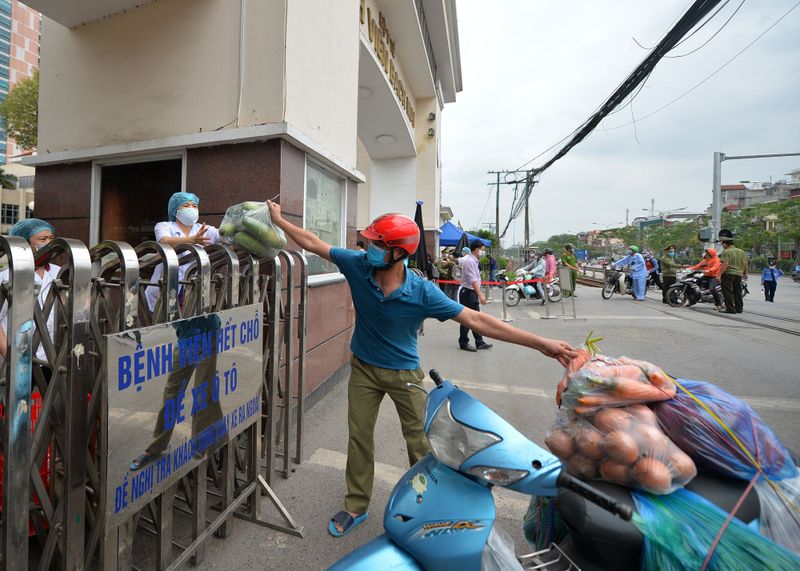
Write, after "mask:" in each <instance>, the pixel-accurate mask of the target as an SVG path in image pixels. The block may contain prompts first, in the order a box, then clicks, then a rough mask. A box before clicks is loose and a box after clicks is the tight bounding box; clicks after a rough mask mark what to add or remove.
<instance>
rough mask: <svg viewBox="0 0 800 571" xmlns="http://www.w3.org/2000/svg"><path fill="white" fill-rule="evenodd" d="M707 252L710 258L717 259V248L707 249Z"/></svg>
mask: <svg viewBox="0 0 800 571" xmlns="http://www.w3.org/2000/svg"><path fill="white" fill-rule="evenodd" d="M706 252H708V256H709V257H710V258H716V257H717V250H716V249H715V248H707V249H706Z"/></svg>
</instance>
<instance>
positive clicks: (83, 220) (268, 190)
mask: <svg viewBox="0 0 800 571" xmlns="http://www.w3.org/2000/svg"><path fill="white" fill-rule="evenodd" d="M304 173H305V154H304V152H303V151H300V150H298V149H297V148H295V147H293V146H292V145H290V144H289V143H286V142H285V141H281V140H272V141H267V142H263V143H246V144H239V145H226V146H218V147H210V148H199V149H189V150H188V151H187V164H186V188H187V190H189V191H191V192H194V193H195V194H197V195H198V196H199V197H200V200H201V205H202V209H201V212H202V218H203V220H204V221H208V223H210V224H214V225H218V224H219V223H220V221H221V220H222V216H223V215H224V213H225V210H226V209H227V207H228V206H230V205H231V204H235V203H237V202H242V201H244V200H264V199H266V198H272V197H274V196H276V195H278V194H280V202H281V205H282V207H283V210H284V212H285V214H286V215H287V218H289V219H290V220H292V221H293V222H295V223H300V222H301V217H302V214H303V204H304V202H303V196H304V188H303V185H304V180H305V174H304ZM356 192H357V190H356V184H355V183H352V182H348V184H347V193H348V200H347V203H348V212H347V245H348V247H355V242H356V228H355V225H356ZM90 195H91V163H88V162H87V163H74V164H67V165H57V166H43V167H39V168H38V169H37V171H36V214H37V216H39V217H41V218H44V219H47V220H49V221H51V222H52V223H53V225H54V226H55V227H56V231H57V233H58V235H60V236H64V237H72V238H78V239H80V240H83V241H84V242H88V240H89V204H90ZM146 198H147V197H146V194H145V191H143V199H146ZM101 237H102V230H101ZM290 247H295V248H296V246H294V245H292V244H290ZM295 299H296V300H298V301H299V295H296V296H295ZM354 322H355V310H354V308H353V304H352V301H351V299H350V295H349V288H348V286H347V284H346V283H345V282H338V283H333V284H328V285H321V286H318V287H312V288H309V292H308V337H307V342H306V347H307V349H308V353H307V357H306V364H307V365H306V367H307V369H306V370H307V375H306V388H305V390H306V393H310V392H311V391H313V390H314V389H315V388H317V387H318V386H319V385H320V384H322V383H323V382H324V381H325V380H326V379H327V378H329V377H330V376H331V375H333V374H334V373H335V372H336V371H337V370H338V369H339V368H340V367H341V366H342V365H345V364H346V363H347V362H348V360H349V358H350V351H349V343H350V336H351V333H352V327H353V324H354ZM295 355H297V351H295Z"/></svg>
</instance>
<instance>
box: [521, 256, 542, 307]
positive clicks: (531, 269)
mask: <svg viewBox="0 0 800 571" xmlns="http://www.w3.org/2000/svg"><path fill="white" fill-rule="evenodd" d="M520 269H521V270H522V271H523V272H524V273H525V274H526V275H527V274H530V276H531V277H532V278H542V279H543V278H544V277H545V275H546V274H547V261H546V260H545V256H544V254H537V255H536V257H535V258H534V259H533V260H531V262H530V263H529V264H527V265H525V266H523V267H522V268H520ZM542 284H543V282H534V286H536V291H538V292H539V297H541V298H542V305H544V304H545V303H546V301H545V299H546V298H545V296H544V287H543V285H542Z"/></svg>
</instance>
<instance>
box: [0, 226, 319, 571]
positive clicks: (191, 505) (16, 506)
mask: <svg viewBox="0 0 800 571" xmlns="http://www.w3.org/2000/svg"><path fill="white" fill-rule="evenodd" d="M0 255H5V256H6V257H7V260H8V271H7V273H5V274H0V308H3V309H2V312H3V314H4V315H6V319H5V323H4V324H3V326H4V332H5V333H6V342H5V345H4V346H3V347H2V349H4V360H3V364H2V369H0V405H1V406H2V414H0V469H1V470H2V486H3V487H2V496H1V497H2V504H0V509H1V510H2V512H1V513H2V519H0V561H1V564H0V565H1V568H2V569H27V568H28V567H29V564H31V563H33V564H34V565H35V566H36V567H38V568H39V569H51V568H55V569H84V568H85V569H91V568H97V569H131V568H133V556H134V542H135V541H136V538H137V537H140V536H141V534H143V533H146V534H151V535H154V536H155V537H156V553H155V567H156V568H158V569H174V568H176V567H177V566H179V565H182V564H184V563H186V562H191V563H192V564H197V563H199V562H200V561H202V559H203V555H204V545H205V543H204V542H205V540H206V539H207V538H208V537H209V536H210V535H211V534H212V533H216V534H217V535H218V536H220V537H225V536H227V535H228V534H229V533H230V532H231V526H230V519H231V517H233V516H236V517H240V518H243V519H246V520H248V521H251V522H253V523H257V524H260V525H264V526H267V527H271V528H274V529H279V530H281V531H285V532H287V533H293V534H295V535H301V534H302V532H301V530H300V528H299V527H298V526H297V525H296V524H295V522H294V520H293V519H292V518H291V515H289V513H288V511H287V510H286V509H285V507H284V506H283V505H282V504H281V503H280V500H279V499H278V498H277V496H276V495H275V494H274V492H273V491H272V490H271V488H270V487H269V485H268V484H269V482H271V481H272V477H273V472H274V471H275V458H276V452H277V450H276V449H277V447H278V446H279V445H280V452H279V455H280V457H281V459H282V460H283V463H282V467H281V469H280V470H279V473H281V474H282V475H283V476H284V477H288V476H289V473H290V470H289V459H290V456H291V454H292V446H293V450H294V462H295V463H298V464H299V463H300V461H301V458H302V438H303V413H304V410H303V408H304V407H303V404H304V402H303V395H304V393H303V390H304V376H305V349H306V345H305V335H306V311H307V310H306V293H307V268H306V260H305V258H304V257H303V256H302V255H301V254H298V253H295V252H287V251H281V253H280V256H279V258H278V259H276V260H258V259H256V258H254V257H253V256H251V255H250V254H249V253H247V252H245V251H244V250H240V249H238V248H231V247H228V246H223V245H216V246H211V247H208V248H206V249H203V248H200V247H197V246H191V245H182V246H178V247H176V248H174V249H173V248H171V247H169V246H166V245H164V244H159V243H157V242H145V243H143V244H141V245H139V246H138V247H136V248H134V247H132V246H130V245H129V244H126V243H123V242H115V241H105V242H101V243H99V244H97V245H96V246H94V247H93V248H91V250H90V249H89V248H87V247H86V246H85V245H84V244H82V243H81V242H79V241H77V240H72V239H64V238H58V239H56V240H54V241H53V242H52V243H51V244H49V245H48V246H46V247H45V248H42V249H41V250H39V251H37V252H36V253H35V261H34V254H33V252H32V251H31V249H30V247H29V246H28V244H27V242H25V241H24V240H21V239H19V238H14V237H1V236H0ZM281 260H282V261H283V263H282V262H281ZM56 263H59V264H61V265H60V266H59V265H56ZM181 265H182V266H183V267H181ZM156 268H159V270H157V271H156ZM282 269H285V271H283V272H282ZM36 273H38V274H39V276H38V277H35V274H36ZM181 274H182V278H179V276H180V275H181ZM295 274H297V275H298V278H299V279H297V280H296V279H295ZM284 275H285V283H284V282H282V277H283V276H284ZM147 287H152V288H156V289H157V292H158V295H157V299H156V301H155V304H154V305H153V308H152V310H151V308H150V304H149V303H148V299H147V296H146V292H145V290H146V288H147ZM295 293H299V300H298V301H299V302H298V303H296V302H295ZM254 303H255V304H260V305H261V307H262V309H263V311H262V312H261V315H263V316H264V323H263V324H262V329H263V331H264V333H265V334H264V335H263V336H262V338H263V339H264V342H263V354H262V356H263V361H262V362H263V373H264V374H263V378H262V385H263V390H262V403H263V404H262V414H261V420H260V421H259V422H255V423H253V425H252V426H251V427H250V428H248V429H246V431H245V432H242V433H241V434H239V436H237V437H234V438H232V439H231V440H230V441H229V442H227V443H226V444H224V445H222V446H221V447H220V448H219V449H218V450H217V451H215V452H214V453H212V454H210V455H208V456H207V457H205V458H204V459H203V460H202V461H200V462H199V464H198V465H197V466H196V467H195V468H193V469H192V470H191V471H190V472H189V473H188V474H187V475H186V476H184V477H181V478H180V480H179V481H177V482H175V483H174V485H171V486H170V487H169V488H168V489H166V490H165V491H163V492H161V493H160V494H158V495H157V496H156V497H154V498H153V499H152V500H151V501H148V503H147V505H146V506H145V507H144V508H142V509H140V510H139V511H138V512H137V513H135V514H134V515H132V516H131V517H130V518H129V519H127V520H125V521H124V522H123V523H121V524H120V525H114V526H111V527H109V526H108V525H107V521H106V519H107V517H106V515H105V514H106V513H107V507H108V506H107V505H106V504H107V501H108V500H107V497H108V496H107V493H106V488H107V487H108V486H109V481H108V473H109V466H108V458H109V441H108V427H109V425H110V424H109V423H111V422H113V420H112V419H110V418H109V414H108V407H107V403H105V402H104V399H105V398H106V397H105V396H104V395H105V392H106V391H105V387H106V386H107V383H108V379H107V373H106V367H105V358H106V350H107V349H106V340H107V339H108V337H109V336H111V335H115V334H120V333H124V332H128V331H134V330H139V328H141V327H149V326H153V325H158V324H164V323H169V322H172V321H175V320H178V319H181V318H190V317H196V316H202V315H206V314H209V313H212V312H219V311H223V310H229V309H233V308H237V307H243V306H246V305H252V304H254ZM295 339H297V344H298V345H297V347H298V352H299V355H298V357H297V358H295V355H294V353H293V347H294V342H295ZM281 349H283V367H284V369H283V373H284V375H283V379H282V382H281V378H280V372H281V358H280V357H281ZM295 362H296V367H295ZM295 368H296V374H295ZM294 379H296V385H297V387H296V388H295V387H293V384H294ZM293 412H294V415H295V416H294V423H293V424H292V422H291V419H292V414H293ZM292 432H294V434H292ZM262 433H263V436H262ZM259 490H260V491H261V493H262V494H263V495H268V496H269V499H270V501H271V502H272V504H273V505H274V507H275V508H276V509H277V511H278V512H279V515H280V516H281V518H282V519H283V523H282V524H275V523H270V522H269V521H265V520H263V519H261V517H260V516H261V502H260V501H259ZM212 512H213V513H216V516H213V515H212ZM181 513H182V514H184V515H188V516H189V517H190V518H191V543H190V544H189V545H185V546H183V545H178V544H177V543H176V542H175V540H174V538H173V527H174V524H173V515H174V514H181ZM209 518H211V521H210V523H208V521H209ZM29 537H30V538H33V541H29ZM173 546H178V547H179V548H180V554H179V555H177V557H173ZM29 551H30V552H29Z"/></svg>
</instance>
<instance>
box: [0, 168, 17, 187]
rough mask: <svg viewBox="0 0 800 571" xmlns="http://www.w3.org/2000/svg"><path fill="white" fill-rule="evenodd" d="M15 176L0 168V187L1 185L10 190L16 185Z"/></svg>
mask: <svg viewBox="0 0 800 571" xmlns="http://www.w3.org/2000/svg"><path fill="white" fill-rule="evenodd" d="M16 182H17V177H15V176H14V175H13V174H8V173H7V172H5V171H4V170H3V169H2V168H0V187H3V188H4V189H7V190H12V189H14V188H15V187H16V184H15V183H16Z"/></svg>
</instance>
